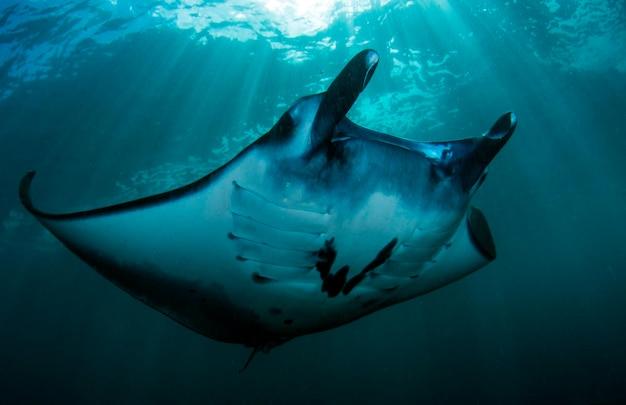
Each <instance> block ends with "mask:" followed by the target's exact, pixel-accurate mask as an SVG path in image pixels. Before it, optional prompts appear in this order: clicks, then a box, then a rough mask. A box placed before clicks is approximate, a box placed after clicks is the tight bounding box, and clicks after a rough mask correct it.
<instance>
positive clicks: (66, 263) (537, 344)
mask: <svg viewBox="0 0 626 405" xmlns="http://www.w3.org/2000/svg"><path fill="white" fill-rule="evenodd" d="M366 48H372V49H376V50H377V51H378V52H379V54H380V64H379V66H378V68H377V72H376V75H375V76H374V78H373V79H372V81H371V82H370V84H369V86H368V88H367V90H366V91H365V92H364V93H363V94H362V95H361V97H360V98H359V100H358V102H357V103H356V104H355V105H354V107H353V108H352V110H351V111H350V113H349V117H350V118H351V119H352V120H354V121H355V122H357V123H359V124H361V125H363V126H366V127H369V128H372V129H375V130H378V131H382V132H387V133H390V134H393V135H395V136H401V137H405V138H410V139H415V140H445V139H457V138H465V137H471V136H477V135H480V134H481V133H483V131H485V130H486V129H487V128H488V127H489V126H490V125H491V124H492V123H493V121H494V120H495V119H496V118H497V117H498V116H499V115H500V114H501V113H503V112H505V111H510V110H512V111H515V112H516V114H517V116H518V119H519V126H518V129H517V131H516V133H515V135H514V136H513V138H512V139H511V141H510V142H509V143H508V144H507V145H506V147H505V148H504V149H503V151H502V152H501V153H499V155H498V156H497V157H496V159H495V161H494V162H493V163H492V164H491V166H490V172H489V176H488V178H487V180H486V182H485V184H484V185H483V187H482V189H481V190H480V191H479V193H478V195H477V196H476V198H475V200H474V203H475V205H477V206H479V207H480V208H481V209H482V210H483V212H484V213H485V215H486V216H487V217H488V219H489V223H490V226H491V229H492V232H493V235H494V237H495V241H496V245H497V248H498V258H497V259H496V261H495V262H493V263H492V264H490V265H489V266H487V267H486V268H484V269H481V270H480V271H478V272H476V273H474V274H472V275H470V276H468V277H466V278H464V279H463V280H461V281H458V282H456V283H454V284H452V285H449V286H447V287H445V288H443V289H440V290H437V291H435V292H432V293H430V294H428V295H425V296H422V297H419V298H417V299H414V300H412V301H409V302H406V303H403V304H400V305H396V306H393V307H390V308H387V309H385V310H382V311H379V312H376V313H374V314H372V315H369V316H367V317H365V318H363V319H360V320H358V321H356V322H353V323H351V324H348V325H345V326H342V327H340V328H337V329H333V330H330V331H327V332H323V333H318V334H314V335H309V336H304V337H300V338H298V339H295V340H293V341H291V342H289V343H288V344H286V345H284V346H280V347H278V348H276V349H274V350H272V352H271V353H269V354H259V355H258V356H257V358H256V359H255V360H254V362H253V363H252V364H251V366H250V367H249V368H248V369H247V370H246V371H245V372H244V373H241V374H240V373H238V371H239V369H240V368H241V366H242V364H243V363H244V362H245V360H246V357H247V355H248V349H246V348H244V347H242V346H236V345H228V344H224V343H220V342H216V341H212V340H209V339H206V338H204V337H202V336H200V335H198V334H195V333H194V332H191V331H189V330H187V329H185V328H183V327H181V326H179V325H178V324H176V323H174V322H172V321H171V320H170V319H168V318H167V317H165V316H163V315H161V314H160V313H158V312H156V311H154V310H152V309H150V308H148V307H147V306H145V305H143V304H141V303H139V302H138V301H136V300H134V299H133V298H131V297H130V296H128V295H127V294H125V293H124V292H123V291H121V290H119V289H118V288H116V287H115V286H114V285H112V284H111V283H109V282H107V281H106V280H104V279H103V278H102V277H101V276H99V275H98V274H97V273H96V272H95V271H93V270H91V269H90V268H89V267H88V266H87V265H85V264H84V263H82V262H81V261H80V260H79V259H78V258H76V257H75V256H73V255H72V254H71V253H70V252H69V251H68V250H67V249H65V248H64V247H63V246H62V245H61V244H60V243H59V242H58V241H57V240H56V239H54V237H52V236H51V235H50V234H49V233H48V232H47V231H46V230H45V229H44V228H43V227H41V226H40V225H39V224H38V223H37V222H36V221H35V220H34V218H32V216H30V215H29V214H28V213H27V212H26V211H25V210H24V209H23V208H22V206H21V205H20V203H19V200H18V196H17V186H18V183H19V179H20V177H21V176H22V175H23V174H24V173H25V172H26V171H28V170H31V169H36V170H37V171H38V173H39V175H38V179H37V183H36V185H35V187H34V190H33V193H34V195H33V198H34V199H35V200H36V201H37V203H38V204H39V205H40V206H42V207H46V208H47V209H49V210H50V211H73V210H78V209H87V208H91V207H96V206H102V205H106V204H112V203H116V202H121V201H126V200H128V199H132V198H137V197H140V196H145V195H149V194H152V193H155V192H161V191H165V190H168V189H170V188H172V187H175V186H178V185H182V184H184V183H186V182H188V181H190V180H193V179H196V178H198V177H200V176H202V175H204V174H206V173H208V172H209V171H211V170H212V169H214V168H216V167H218V166H220V165H221V164H223V163H225V162H227V161H228V160H229V159H230V158H231V157H233V156H234V155H235V154H236V153H237V152H238V151H239V150H241V148H243V147H244V146H246V145H247V144H249V143H251V142H252V141H254V140H255V139H256V138H258V137H259V136H260V135H262V134H263V133H265V132H266V131H267V130H268V129H269V128H270V127H271V126H272V125H273V124H274V123H275V122H276V120H277V119H278V118H279V117H280V116H281V115H282V113H283V112H284V111H285V110H286V109H287V108H288V106H289V105H291V104H292V103H293V102H294V101H295V100H296V99H297V98H299V97H301V96H304V95H308V94H313V93H317V92H320V91H324V90H325V89H326V87H327V86H328V85H329V84H330V82H331V81H332V79H333V78H334V77H335V75H336V74H337V72H338V71H339V70H340V69H341V68H342V67H343V65H344V64H345V63H346V62H347V61H348V60H349V59H350V58H351V57H352V56H353V55H355V54H356V53H357V52H359V51H361V50H362V49H366ZM625 117H626V6H625V5H624V3H623V2H622V1H618V0H613V1H611V0H579V1H573V0H541V1H536V2H525V1H517V0H509V1H495V0H484V1H455V0H414V1H405V2H397V1H392V0H354V1H336V0H311V1H305V0H294V1H284V2H283V1H277V0H250V1H243V0H226V1H219V2H203V1H200V0H163V1H127V0H109V1H104V0H102V1H96V0H85V1H77V2H71V1H57V0H23V1H11V0H4V1H2V2H0V162H1V165H2V166H1V167H2V170H0V190H2V191H0V403H29V402H36V403H55V402H59V403H210V404H212V403H224V402H231V403H232V402H235V403H237V402H241V401H247V402H252V403H254V402H257V401H261V402H265V403H273V402H276V403H289V402H304V403H342V402H343V403H345V402H348V401H358V402H363V403H381V402H385V403H392V402H396V403H418V402H419V403H441V404H447V403H541V402H550V403H584V404H587V403H620V402H623V401H626V388H625V387H626V345H625V344H624V342H625V341H626V247H625V246H626V159H625V156H626V120H625Z"/></svg>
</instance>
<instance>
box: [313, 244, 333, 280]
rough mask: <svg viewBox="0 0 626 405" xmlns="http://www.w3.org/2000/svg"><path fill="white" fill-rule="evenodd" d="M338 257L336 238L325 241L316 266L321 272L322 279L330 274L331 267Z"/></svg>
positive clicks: (318, 254)
mask: <svg viewBox="0 0 626 405" xmlns="http://www.w3.org/2000/svg"><path fill="white" fill-rule="evenodd" d="M336 258H337V250H336V249H335V238H330V239H328V240H327V241H324V246H323V247H322V248H321V249H320V250H319V251H318V252H317V263H315V268H316V269H317V271H319V272H320V277H321V278H322V280H324V279H325V278H326V276H328V275H329V274H330V269H331V268H332V267H333V263H335V259H336Z"/></svg>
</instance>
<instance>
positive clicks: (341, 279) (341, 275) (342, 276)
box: [322, 266, 350, 298]
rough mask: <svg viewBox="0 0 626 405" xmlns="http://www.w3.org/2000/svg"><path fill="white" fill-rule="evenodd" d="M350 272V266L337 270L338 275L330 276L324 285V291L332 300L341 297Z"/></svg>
mask: <svg viewBox="0 0 626 405" xmlns="http://www.w3.org/2000/svg"><path fill="white" fill-rule="evenodd" d="M349 271H350V267H349V266H343V267H342V268H340V269H339V270H337V273H335V274H328V276H326V278H325V279H324V282H323V283H322V291H324V292H326V293H327V294H328V296H329V297H331V298H332V297H336V296H337V295H339V293H340V292H341V290H342V288H343V286H344V285H345V284H346V278H347V277H348V272H349Z"/></svg>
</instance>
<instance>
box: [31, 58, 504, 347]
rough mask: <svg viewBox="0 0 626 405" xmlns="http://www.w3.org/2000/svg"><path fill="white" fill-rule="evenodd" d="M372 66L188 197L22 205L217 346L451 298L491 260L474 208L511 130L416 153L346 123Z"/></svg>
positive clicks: (367, 63) (282, 336)
mask: <svg viewBox="0 0 626 405" xmlns="http://www.w3.org/2000/svg"><path fill="white" fill-rule="evenodd" d="M377 63H378V55H377V54H376V53H375V52H374V51H371V50H366V51H363V52H361V53H359V54H357V55H356V56H355V57H354V58H353V59H352V60H351V61H350V62H349V63H348V64H347V65H346V67H345V68H344V69H343V70H342V71H341V73H339V75H338V76H337V78H336V79H335V81H334V82H333V83H332V84H331V86H330V87H329V89H328V90H327V91H326V92H324V93H321V94H317V95H313V96H309V97H305V98H303V99H301V100H299V101H298V102H296V103H295V104H294V105H293V106H292V107H291V108H290V109H289V110H288V111H287V112H286V113H285V114H284V115H283V116H282V118H281V119H280V120H279V121H278V122H277V123H276V125H275V126H274V127H273V128H272V129H271V130H270V131H269V132H268V133H267V134H265V135H263V136H262V137H260V138H259V139H258V140H257V141H256V142H255V143H253V144H252V145H250V146H248V147H247V148H246V149H244V150H243V151H242V152H241V153H240V154H239V155H237V156H236V157H235V158H234V159H233V160H231V161H230V162H229V163H227V164H226V165H224V166H223V167H221V168H220V169H218V170H216V171H215V172H213V173H210V174H208V175H207V176H205V177H203V178H201V179H199V180H197V181H196V182H194V183H191V184H189V185H186V186H183V187H181V188H178V189H175V190H172V191H169V192H166V193H162V194H158V195H154V196H150V197H145V198H142V199H139V200H134V201H129V202H126V203H122V204H118V205H114V206H108V207H103V208H98V209H94V210H89V211H81V212H75V213H68V214H52V213H46V212H43V211H41V210H39V209H38V208H35V207H34V206H33V204H32V202H31V198H30V194H29V189H30V184H31V181H32V179H33V177H34V172H30V173H28V174H27V175H26V176H24V178H23V179H22V182H21V185H20V197H21V200H22V202H23V204H24V206H25V207H26V209H28V210H29V211H30V212H31V213H32V214H33V215H34V216H35V217H36V218H37V219H38V220H39V221H40V222H41V223H42V224H43V225H44V226H45V227H46V228H47V229H48V230H50V232H52V233H53V234H54V235H55V236H56V237H57V238H58V239H59V240H60V241H61V242H62V243H63V244H64V245H65V246H66V247H67V248H69V249H70V250H71V251H72V252H74V253H75V254H76V255H78V256H79V257H80V258H81V259H82V260H84V261H85V262H86V263H88V264H89V265H91V266H92V267H94V268H95V269H96V270H97V271H98V272H100V273H101V274H103V275H104V276H105V277H106V278H108V279H109V280H111V281H112V282H114V283H115V284H116V285H118V286H119V287H120V288H123V289H124V290H126V291H127V292H128V293H129V294H131V295H133V296H135V297H136V298H138V299H140V300H141V301H143V302H145V303H146V304H148V305H150V306H152V307H154V308H156V309H157V310H159V311H161V312H163V313H165V314H167V315H168V316H170V317H172V318H173V319H175V320H176V321H178V322H180V323H181V324H183V325H185V326H187V327H189V328H191V329H193V330H195V331H197V332H199V333H201V334H203V335H206V336H208V337H210V338H214V339H218V340H221V341H225V342H233V343H240V344H244V345H247V346H252V347H255V348H270V347H273V346H275V345H278V344H280V343H282V342H285V341H287V340H289V339H291V338H293V337H296V336H299V335H303V334H307V333H312V332H317V331H322V330H325V329H329V328H333V327H336V326H339V325H342V324H344V323H347V322H350V321H352V320H354V319H357V318H359V317H361V316H364V315H366V314H368V313H371V312H373V311H376V310H378V309H380V308H383V307H386V306H389V305H392V304H395V303H398V302H401V301H405V300H408V299H411V298H413V297H416V296H418V295H420V294H424V293H426V292H428V291H431V290H433V289H436V288H439V287H441V286H444V285H446V284H448V283H450V282H452V281H454V280H456V279H458V278H460V277H462V276H464V275H466V274H468V273H470V272H472V271H474V270H476V269H478V268H480V267H482V266H483V265H485V264H486V263H488V262H489V261H491V260H493V259H494V258H495V247H494V243H493V240H492V237H491V234H490V232H489V228H488V226H487V223H486V221H485V219H484V217H483V215H482V214H481V213H480V211H478V210H477V209H475V208H472V207H471V206H470V198H471V197H472V195H473V193H474V191H475V190H476V189H477V187H478V186H479V185H480V183H481V182H482V180H483V179H484V173H485V169H486V167H487V165H488V163H489V162H490V161H491V160H492V158H493V157H494V156H495V155H496V153H497V152H498V151H499V150H500V148H501V147H502V146H503V145H504V143H506V141H507V140H508V139H509V137H510V136H511V134H512V133H513V131H514V129H515V126H516V119H515V116H514V115H513V114H512V113H507V114H505V115H503V116H502V117H501V118H500V119H498V120H497V122H496V123H495V124H494V125H493V126H492V128H491V129H490V130H489V131H488V132H487V133H486V134H484V135H482V136H478V137H473V138H467V139H463V140H458V141H450V142H437V143H428V142H426V143H421V142H414V141H409V140H404V139H400V138H395V137H393V136H390V135H385V134H381V133H377V132H374V131H371V130H367V129H365V128H362V127H359V126H358V125H356V124H354V123H352V122H350V121H349V120H348V119H347V118H346V117H345V114H346V113H347V111H348V110H349V109H350V107H351V106H352V104H353V103H354V102H355V100H356V98H357V96H358V95H359V93H360V92H361V91H362V90H363V89H364V88H365V86H366V85H367V83H368V82H369V80H370V78H371V76H372V74H373V72H374V70H375V68H376V66H377Z"/></svg>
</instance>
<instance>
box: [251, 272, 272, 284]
mask: <svg viewBox="0 0 626 405" xmlns="http://www.w3.org/2000/svg"><path fill="white" fill-rule="evenodd" d="M252 281H254V282H255V283H257V284H267V283H271V282H272V281H276V280H275V279H273V278H271V277H267V276H264V275H262V274H259V273H256V272H255V273H252Z"/></svg>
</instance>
